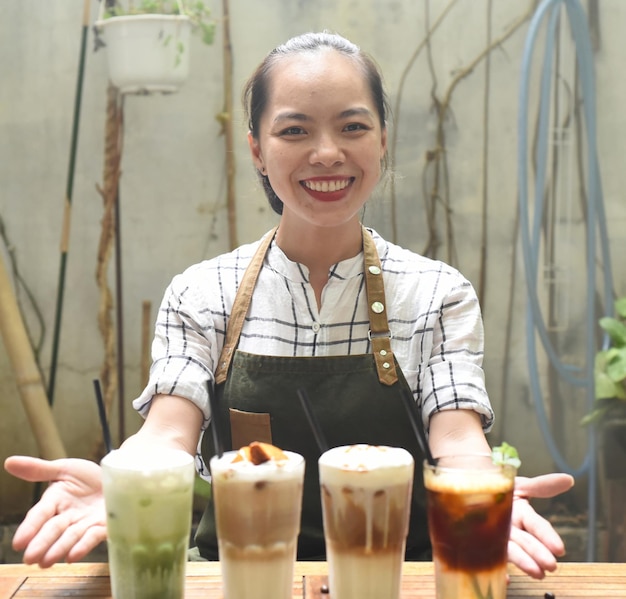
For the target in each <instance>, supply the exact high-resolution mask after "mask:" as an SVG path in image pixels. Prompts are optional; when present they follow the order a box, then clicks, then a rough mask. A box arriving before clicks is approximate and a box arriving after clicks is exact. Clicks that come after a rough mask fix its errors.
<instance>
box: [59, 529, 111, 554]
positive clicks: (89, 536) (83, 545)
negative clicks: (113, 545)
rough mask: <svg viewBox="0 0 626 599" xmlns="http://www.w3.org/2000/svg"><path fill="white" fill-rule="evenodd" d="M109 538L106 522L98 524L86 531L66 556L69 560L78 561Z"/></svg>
mask: <svg viewBox="0 0 626 599" xmlns="http://www.w3.org/2000/svg"><path fill="white" fill-rule="evenodd" d="M106 539H107V529H106V526H105V525H104V524H96V525H94V526H91V527H90V528H88V529H87V530H86V531H85V534H84V535H83V536H82V538H81V539H79V540H78V542H77V543H76V544H75V545H74V547H72V548H71V549H70V550H69V551H68V553H67V557H66V558H65V559H66V561H67V562H69V563H71V562H77V561H78V560H80V559H82V558H83V557H85V556H86V555H88V554H89V553H90V552H91V551H93V550H94V549H95V548H96V547H97V546H98V545H100V543H103V542H104V541H106Z"/></svg>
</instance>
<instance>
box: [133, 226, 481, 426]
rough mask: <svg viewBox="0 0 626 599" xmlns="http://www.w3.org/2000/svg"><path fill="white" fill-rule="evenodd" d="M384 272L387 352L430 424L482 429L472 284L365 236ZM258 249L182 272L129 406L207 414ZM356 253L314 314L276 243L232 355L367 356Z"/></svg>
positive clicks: (309, 294)
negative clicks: (441, 418)
mask: <svg viewBox="0 0 626 599" xmlns="http://www.w3.org/2000/svg"><path fill="white" fill-rule="evenodd" d="M370 231H371V232H372V235H373V237H374V241H375V243H376V248H377V250H378V254H379V256H380V260H381V264H382V267H383V276H384V284H385V296H386V301H387V306H386V309H387V316H388V319H389V327H390V329H391V333H392V336H393V337H392V339H391V346H392V349H393V351H394V353H395V355H396V358H397V360H398V363H399V365H400V367H401V368H402V371H403V373H404V376H405V378H406V379H407V382H408V384H409V386H410V388H411V389H412V391H413V394H414V395H415V398H416V401H417V402H418V405H419V407H420V409H421V413H422V418H423V420H424V423H425V425H426V426H428V422H429V420H430V417H431V416H432V414H434V413H435V412H438V411H441V410H447V409H459V408H460V409H470V410H474V411H476V412H477V413H478V414H480V416H481V418H482V422H483V428H484V429H485V431H487V430H489V428H490V427H491V425H492V423H493V411H492V409H491V406H490V403H489V399H488V397H487V393H486V390H485V382H484V374H483V370H482V366H481V365H482V358H483V324H482V317H481V313H480V307H479V305H478V299H477V297H476V295H475V292H474V289H473V288H472V285H471V284H470V283H469V281H467V279H465V278H464V277H463V276H462V275H461V274H460V273H459V272H458V271H457V270H455V269H454V268H452V267H450V266H448V265H446V264H444V263H443V262H439V261H434V260H431V259H428V258H424V257H423V256H419V255H418V254H415V253H413V252H411V251H409V250H406V249H403V248H401V247H399V246H397V245H393V244H391V243H389V242H387V241H385V240H384V239H382V237H380V236H379V235H378V234H377V233H376V232H375V231H372V230H371V229H370ZM258 244H259V242H258V241H257V242H255V243H252V244H248V245H244V246H241V247H240V248H238V249H236V250H234V251H233V252H231V253H228V254H224V255H221V256H217V257H216V258H213V259H211V260H206V261H204V262H201V263H199V264H196V265H194V266H191V267H190V268H188V269H187V270H186V271H185V272H184V273H182V274H180V275H178V276H176V277H175V278H174V279H173V280H172V283H171V284H170V286H169V287H168V289H167V291H166V293H165V296H164V299H163V302H162V304H161V307H160V309H159V313H158V317H157V322H156V327H155V338H154V342H153V345H152V357H153V360H154V361H153V365H152V368H151V372H150V380H149V382H148V385H147V386H146V388H145V390H144V391H143V393H142V394H141V396H140V397H138V398H137V399H136V400H135V401H134V402H133V405H134V407H135V409H137V410H138V411H139V412H140V413H141V414H142V415H143V416H145V415H146V414H147V412H148V410H149V409H150V402H151V399H152V397H153V395H155V394H161V393H163V394H169V395H178V396H182V397H185V398H188V399H189V400H190V401H192V402H194V403H195V404H196V405H197V406H198V407H199V408H200V409H201V410H202V412H203V414H204V417H205V422H204V425H203V428H206V426H207V424H208V421H209V420H208V419H209V416H210V410H209V402H208V394H207V390H206V381H207V380H209V379H212V378H213V372H214V369H215V365H216V364H217V361H218V359H219V355H220V351H221V349H222V345H223V342H224V336H225V333H226V327H227V324H228V317H229V315H230V312H231V308H232V305H233V301H234V299H235V294H236V292H237V289H238V287H239V284H240V282H241V279H242V277H243V274H244V271H245V269H246V267H247V266H248V264H249V262H250V260H251V259H252V256H253V255H254V252H255V250H256V249H257V246H258ZM368 332H369V321H368V312H367V297H366V293H365V284H364V273H363V254H362V253H361V254H359V255H358V256H355V257H354V258H350V259H349V260H345V261H343V262H340V263H338V264H336V265H334V267H333V268H332V270H331V272H330V276H329V280H328V283H327V285H326V287H325V288H324V292H323V296H322V307H321V309H320V310H318V308H317V303H316V300H315V295H314V292H313V288H312V287H311V285H310V284H309V282H308V271H307V268H306V267H305V266H303V265H301V264H297V263H295V262H292V261H291V260H289V259H288V258H287V256H285V254H284V253H283V252H282V250H281V249H280V248H279V247H278V246H277V245H276V243H275V242H272V245H271V247H270V249H269V251H268V253H267V255H266V257H265V262H264V264H263V268H262V269H261V272H260V274H259V278H258V280H257V283H256V287H255V290H254V295H253V297H252V303H251V305H250V310H249V311H248V314H247V316H246V319H245V322H244V325H243V330H242V332H241V338H240V341H239V346H238V347H239V349H241V350H243V351H246V352H249V353H256V354H264V355H273V356H336V355H346V354H348V355H352V354H364V353H371V351H372V350H371V346H370V341H369V338H368Z"/></svg>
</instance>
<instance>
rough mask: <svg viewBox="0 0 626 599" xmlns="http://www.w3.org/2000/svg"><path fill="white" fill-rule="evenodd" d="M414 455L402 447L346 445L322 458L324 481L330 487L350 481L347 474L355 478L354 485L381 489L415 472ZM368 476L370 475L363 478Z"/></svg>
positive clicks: (321, 465)
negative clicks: (330, 485) (380, 487)
mask: <svg viewBox="0 0 626 599" xmlns="http://www.w3.org/2000/svg"><path fill="white" fill-rule="evenodd" d="M413 463H414V462H413V456H411V454H410V453H409V452H408V451H406V449H402V448H401V447H388V446H383V445H366V444H359V445H346V446H341V447H333V448H332V449H329V450H328V451H326V452H324V453H323V454H322V456H321V457H320V459H319V467H320V470H323V471H324V480H325V482H327V483H330V484H340V483H341V482H344V483H345V482H347V479H346V474H349V475H350V476H351V479H352V477H354V479H352V480H351V482H352V484H357V481H358V484H359V486H365V487H378V486H380V485H381V484H383V485H389V484H394V483H401V482H404V481H406V480H407V475H408V473H411V474H412V472H413ZM363 473H367V475H368V476H359V475H360V474H363Z"/></svg>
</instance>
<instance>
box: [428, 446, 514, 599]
mask: <svg viewBox="0 0 626 599" xmlns="http://www.w3.org/2000/svg"><path fill="white" fill-rule="evenodd" d="M515 474H516V468H515V467H513V466H510V465H496V464H494V463H493V462H492V458H491V455H485V456H457V457H450V458H440V459H439V461H438V463H437V466H435V467H432V466H429V465H427V464H425V465H424V484H425V486H426V490H427V494H428V526H429V531H430V538H431V542H432V546H433V561H434V563H435V586H436V590H437V599H457V598H458V597H463V598H466V599H482V598H483V597H490V598H491V599H505V597H506V568H507V545H508V540H509V533H510V527H511V509H512V504H513V486H514V480H515Z"/></svg>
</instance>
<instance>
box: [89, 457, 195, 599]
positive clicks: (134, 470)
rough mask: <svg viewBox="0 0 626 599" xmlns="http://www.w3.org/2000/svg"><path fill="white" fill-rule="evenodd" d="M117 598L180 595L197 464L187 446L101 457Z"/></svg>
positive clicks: (160, 598) (167, 598)
mask: <svg viewBox="0 0 626 599" xmlns="http://www.w3.org/2000/svg"><path fill="white" fill-rule="evenodd" d="M101 465H102V484H103V489H104V498H105V504H106V511H107V533H108V541H107V545H108V553H109V567H110V571H111V588H112V594H113V597H114V599H182V597H183V596H184V586H185V566H186V563H187V549H188V547H189V541H190V531H191V509H192V497H193V480H194V475H195V467H194V462H193V457H192V456H191V455H189V454H188V453H186V452H184V451H159V452H154V453H152V452H151V453H145V454H137V453H132V452H130V451H128V450H124V449H119V450H115V451H112V452H111V453H109V454H107V455H106V456H105V457H104V458H103V459H102V462H101Z"/></svg>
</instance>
